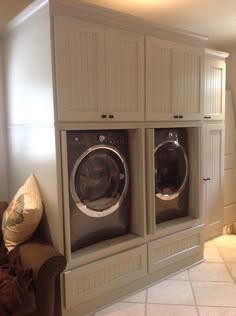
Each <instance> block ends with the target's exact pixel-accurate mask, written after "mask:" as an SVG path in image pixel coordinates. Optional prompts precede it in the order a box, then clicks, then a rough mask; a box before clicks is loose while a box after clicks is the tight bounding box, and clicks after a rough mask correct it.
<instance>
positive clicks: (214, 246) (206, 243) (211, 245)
mask: <svg viewBox="0 0 236 316" xmlns="http://www.w3.org/2000/svg"><path fill="white" fill-rule="evenodd" d="M204 247H206V248H216V244H215V243H214V241H213V240H209V241H206V242H205V243H204Z"/></svg>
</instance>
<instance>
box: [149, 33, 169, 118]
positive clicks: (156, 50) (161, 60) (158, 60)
mask: <svg viewBox="0 0 236 316" xmlns="http://www.w3.org/2000/svg"><path fill="white" fill-rule="evenodd" d="M173 55H174V52H173V47H172V45H171V44H170V43H169V42H166V41H162V40H158V39H154V38H147V40H146V83H147V84H146V119H147V120H153V119H154V117H155V119H158V120H165V119H167V120H169V119H172V118H173V113H174V109H173V100H172V95H173Z"/></svg>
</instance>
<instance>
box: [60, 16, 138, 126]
mask: <svg viewBox="0 0 236 316" xmlns="http://www.w3.org/2000/svg"><path fill="white" fill-rule="evenodd" d="M54 37H55V71H56V97H57V99H56V102H57V119H58V120H59V121H97V122H99V121H141V120H144V36H143V35H139V34H136V33H130V32H126V31H121V30H114V29H110V28H107V27H103V26H100V25H97V24H94V23H88V22H85V21H82V20H79V19H74V18H70V17H64V16H60V15H56V16H55V17H54Z"/></svg>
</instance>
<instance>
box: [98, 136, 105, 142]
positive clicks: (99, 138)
mask: <svg viewBox="0 0 236 316" xmlns="http://www.w3.org/2000/svg"><path fill="white" fill-rule="evenodd" d="M105 139H106V137H105V136H104V135H99V137H98V140H99V141H100V143H103V142H104V141H105Z"/></svg>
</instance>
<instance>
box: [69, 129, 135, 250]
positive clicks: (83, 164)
mask: <svg viewBox="0 0 236 316" xmlns="http://www.w3.org/2000/svg"><path fill="white" fill-rule="evenodd" d="M67 158H68V174H69V180H68V181H69V187H70V234H71V251H75V250H77V249H80V248H83V247H86V246H89V245H92V244H94V243H97V242H100V241H103V240H106V239H110V238H114V237H117V236H121V235H124V234H126V233H128V232H129V222H130V196H129V191H130V190H129V148H128V137H127V131H125V130H97V131H67Z"/></svg>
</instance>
